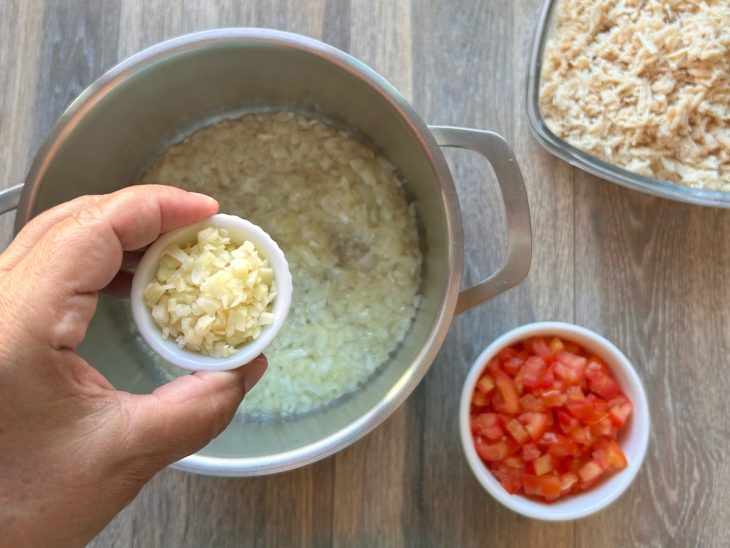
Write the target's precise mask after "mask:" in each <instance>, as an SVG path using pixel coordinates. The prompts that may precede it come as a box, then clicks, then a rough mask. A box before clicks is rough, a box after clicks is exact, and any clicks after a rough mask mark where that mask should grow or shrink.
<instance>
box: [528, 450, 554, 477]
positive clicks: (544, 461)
mask: <svg viewBox="0 0 730 548" xmlns="http://www.w3.org/2000/svg"><path fill="white" fill-rule="evenodd" d="M532 467H533V469H534V470H535V475H536V476H542V475H544V474H547V473H548V472H552V471H553V457H552V456H551V455H549V454H545V455H543V456H542V457H540V458H539V459H537V460H535V461H534V462H533V463H532Z"/></svg>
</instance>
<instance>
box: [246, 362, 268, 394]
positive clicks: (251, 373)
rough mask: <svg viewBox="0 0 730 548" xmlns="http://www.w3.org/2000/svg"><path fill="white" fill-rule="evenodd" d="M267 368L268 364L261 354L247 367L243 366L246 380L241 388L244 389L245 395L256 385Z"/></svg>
mask: <svg viewBox="0 0 730 548" xmlns="http://www.w3.org/2000/svg"><path fill="white" fill-rule="evenodd" d="M268 366H269V362H268V361H267V360H266V356H264V355H263V354H261V355H259V356H258V357H257V358H255V359H254V360H253V361H252V362H250V363H249V364H248V365H244V366H243V367H244V368H245V369H246V378H245V379H244V380H243V387H244V388H245V389H246V393H248V392H249V391H250V390H251V389H252V388H253V387H254V386H256V383H257V382H259V380H260V379H261V377H263V376H264V373H265V372H266V368H267V367H268Z"/></svg>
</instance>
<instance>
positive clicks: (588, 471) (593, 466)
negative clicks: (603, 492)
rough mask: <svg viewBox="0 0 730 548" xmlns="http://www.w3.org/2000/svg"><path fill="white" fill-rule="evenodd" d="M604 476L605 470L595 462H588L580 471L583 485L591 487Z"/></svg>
mask: <svg viewBox="0 0 730 548" xmlns="http://www.w3.org/2000/svg"><path fill="white" fill-rule="evenodd" d="M602 474H603V468H601V466H600V465H599V464H598V463H597V462H596V461H593V460H592V461H589V462H587V463H586V464H584V465H583V466H582V467H581V469H580V470H578V475H579V476H580V480H581V482H582V483H583V485H590V484H592V483H594V482H595V481H596V480H597V479H598V478H600V477H601V475H602Z"/></svg>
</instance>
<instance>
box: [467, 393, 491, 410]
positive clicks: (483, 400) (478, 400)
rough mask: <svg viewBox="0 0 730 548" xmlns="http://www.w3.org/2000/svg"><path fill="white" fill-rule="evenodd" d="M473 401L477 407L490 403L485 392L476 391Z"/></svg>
mask: <svg viewBox="0 0 730 548" xmlns="http://www.w3.org/2000/svg"><path fill="white" fill-rule="evenodd" d="M471 403H472V405H475V406H477V407H486V406H487V404H488V403H489V400H487V397H486V396H485V395H484V394H482V393H481V392H479V391H476V392H474V394H472V397H471Z"/></svg>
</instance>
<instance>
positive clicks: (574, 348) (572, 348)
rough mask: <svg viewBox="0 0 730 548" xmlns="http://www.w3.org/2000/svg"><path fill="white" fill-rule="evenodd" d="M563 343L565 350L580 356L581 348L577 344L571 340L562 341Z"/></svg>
mask: <svg viewBox="0 0 730 548" xmlns="http://www.w3.org/2000/svg"><path fill="white" fill-rule="evenodd" d="M563 344H564V345H565V351H566V352H570V353H571V354H575V355H576V356H580V355H581V354H583V349H582V348H581V347H580V345H579V344H576V343H574V342H573V341H563Z"/></svg>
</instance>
